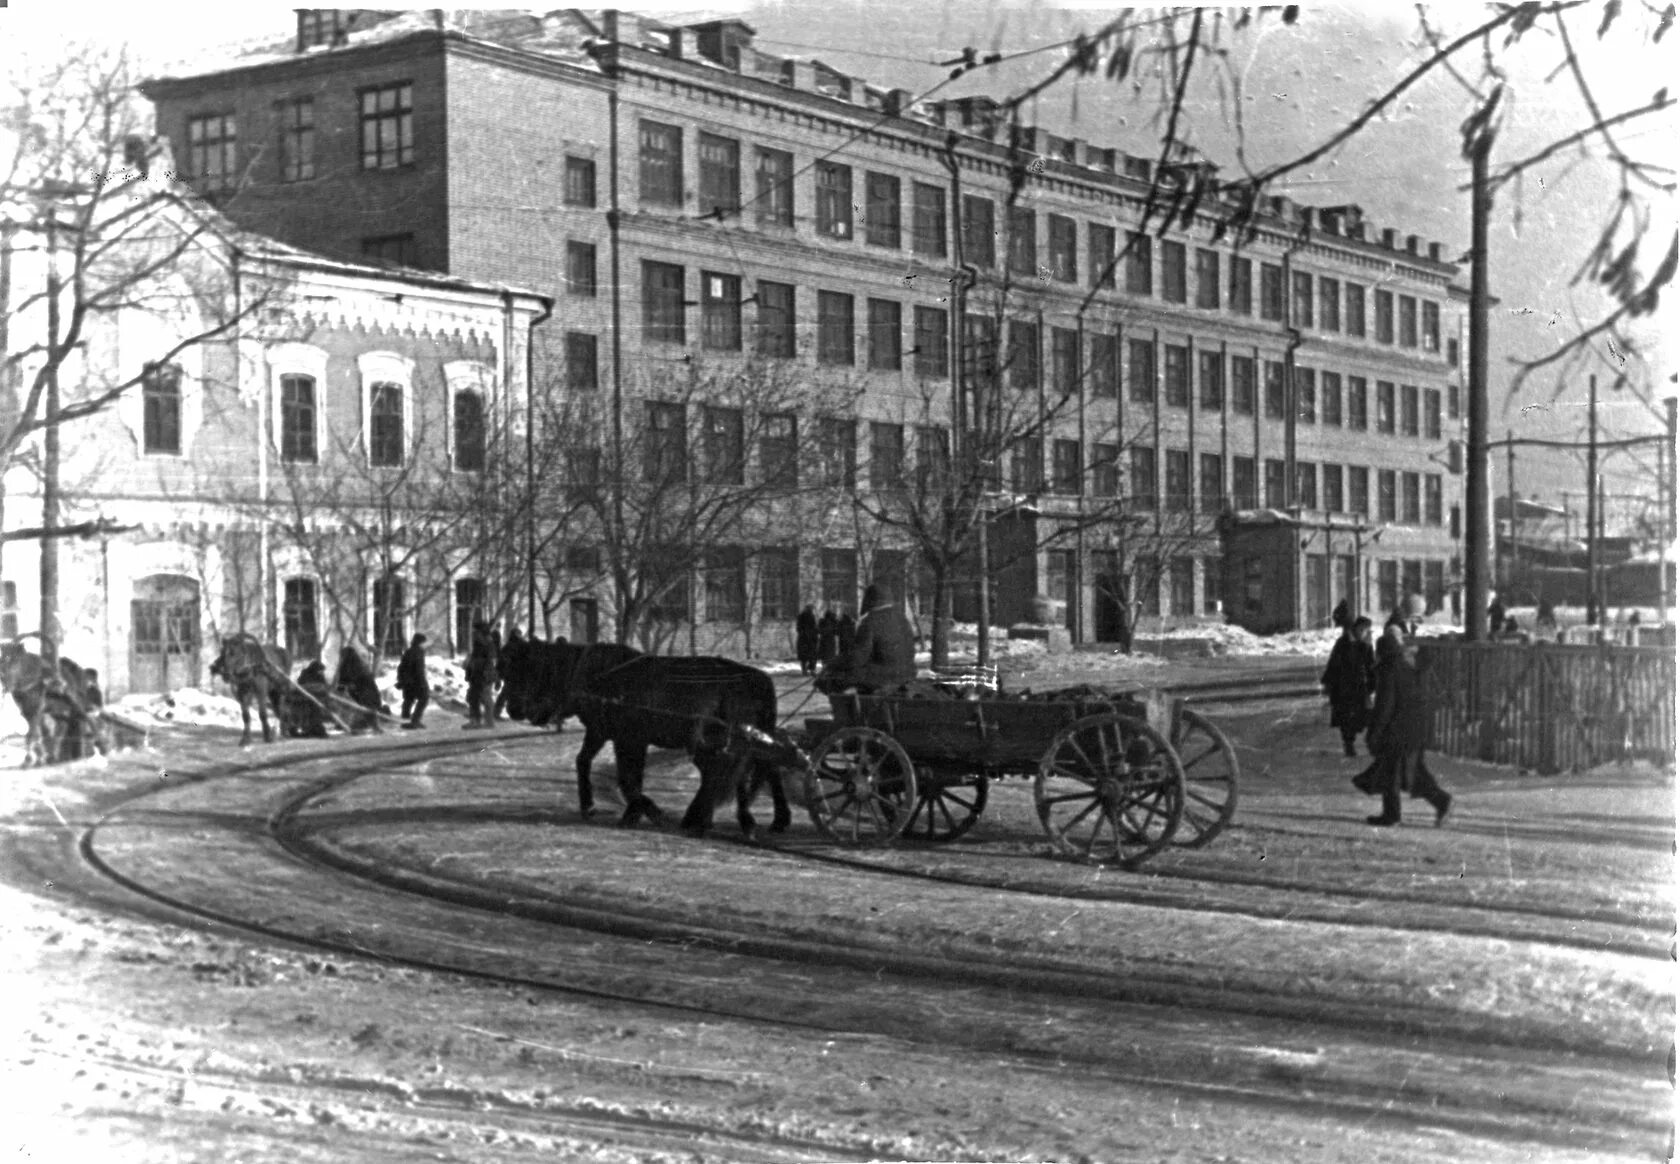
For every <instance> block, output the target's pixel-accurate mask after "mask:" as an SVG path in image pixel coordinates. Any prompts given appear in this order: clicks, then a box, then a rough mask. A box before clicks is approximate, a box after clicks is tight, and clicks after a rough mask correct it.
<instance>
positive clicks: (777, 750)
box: [736, 724, 811, 771]
mask: <svg viewBox="0 0 1680 1164" xmlns="http://www.w3.org/2000/svg"><path fill="white" fill-rule="evenodd" d="M736 731H738V732H739V733H740V734H741V737H742V738H743V739H744V740H745V741H746V744H747V750H748V751H749V752H751V753H752V756H753V758H754V759H756V760H763V761H765V762H766V763H769V764H774V765H775V766H776V767H778V768H797V769H799V770H801V771H803V770H804V769H805V768H807V767H809V766H810V763H811V757H810V756H808V755H807V754H806V753H805V749H804V748H801V747H800V746H799V741H798V740H796V739H794V737H793V736H792V735H790V734H789V733H788V732H785V731H783V730H782V729H781V728H779V727H778V728H771V729H769V730H768V731H766V730H764V729H762V728H756V727H752V726H751V725H748V724H740V725H737V727H736Z"/></svg>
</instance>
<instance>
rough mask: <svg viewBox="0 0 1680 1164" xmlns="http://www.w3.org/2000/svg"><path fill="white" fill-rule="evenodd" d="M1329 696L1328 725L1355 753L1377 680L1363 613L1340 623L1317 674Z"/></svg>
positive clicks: (1368, 624) (1346, 748)
mask: <svg viewBox="0 0 1680 1164" xmlns="http://www.w3.org/2000/svg"><path fill="white" fill-rule="evenodd" d="M1318 681H1319V684H1320V685H1321V686H1323V688H1324V694H1325V695H1326V696H1328V697H1329V699H1330V726H1331V727H1334V728H1339V729H1340V730H1341V733H1342V751H1343V752H1344V753H1346V754H1347V755H1349V756H1357V755H1358V754H1359V753H1358V752H1357V751H1356V750H1355V749H1354V746H1353V743H1354V741H1355V740H1357V739H1358V738H1359V733H1360V732H1362V731H1364V730H1365V721H1366V718H1367V717H1368V715H1369V708H1370V703H1371V692H1372V691H1373V690H1374V689H1375V687H1376V681H1377V656H1376V652H1375V651H1374V650H1372V648H1371V620H1370V619H1368V618H1365V617H1364V616H1363V615H1362V616H1360V617H1359V618H1356V619H1354V620H1352V621H1351V622H1348V623H1346V624H1344V625H1343V626H1342V637H1341V638H1339V639H1337V640H1336V645H1335V646H1334V647H1332V648H1331V649H1330V661H1329V663H1327V664H1326V665H1325V668H1324V674H1323V675H1321V676H1320V677H1319V680H1318Z"/></svg>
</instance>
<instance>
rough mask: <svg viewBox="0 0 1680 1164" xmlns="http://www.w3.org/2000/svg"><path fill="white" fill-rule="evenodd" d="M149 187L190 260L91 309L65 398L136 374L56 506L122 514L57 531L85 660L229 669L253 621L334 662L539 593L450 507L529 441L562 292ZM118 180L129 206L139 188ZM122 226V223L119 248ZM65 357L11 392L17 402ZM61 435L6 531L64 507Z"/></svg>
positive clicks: (64, 589)
mask: <svg viewBox="0 0 1680 1164" xmlns="http://www.w3.org/2000/svg"><path fill="white" fill-rule="evenodd" d="M134 189H135V190H136V191H137V192H138V194H139V196H140V197H144V198H146V199H148V200H149V201H150V207H151V208H150V209H149V210H148V211H147V212H146V213H147V214H148V215H149V218H148V219H147V220H146V229H135V226H136V224H135V222H133V221H130V222H128V223H127V224H126V230H127V232H128V234H127V237H132V238H134V239H146V238H150V239H153V240H156V239H160V238H161V239H168V240H176V241H172V243H171V245H175V246H178V253H174V254H173V255H172V257H171V258H170V259H169V260H168V261H167V262H166V263H163V264H161V265H160V267H159V269H158V270H156V271H155V272H152V273H150V274H149V275H148V276H147V277H146V278H145V279H144V280H142V281H139V282H136V283H135V284H133V288H132V292H131V293H130V294H128V295H125V296H123V299H122V301H121V302H119V303H117V304H116V305H115V306H112V307H108V308H105V309H101V310H98V311H94V312H90V313H89V315H88V317H87V320H86V326H85V330H84V331H83V334H82V339H81V343H80V345H79V347H78V353H77V355H76V356H75V357H74V358H73V359H72V360H71V361H69V362H68V363H66V364H65V365H64V366H63V367H62V368H61V369H60V376H59V380H60V387H61V391H62V393H63V397H64V401H65V403H66V405H70V404H73V403H76V402H83V401H87V400H90V399H92V398H94V397H95V396H97V395H98V394H99V393H101V392H103V391H106V390H109V389H111V388H113V387H120V386H123V385H131V386H130V387H126V388H124V389H123V390H122V391H121V393H120V394H119V395H118V396H117V397H116V399H115V401H114V403H112V404H111V405H109V406H108V407H106V408H104V409H103V410H100V411H96V412H94V413H93V414H92V415H89V416H86V417H84V418H81V419H76V420H71V421H66V422H65V423H64V424H63V425H62V426H60V437H61V445H62V449H63V453H62V464H61V466H60V470H59V474H58V480H59V485H60V489H61V512H60V515H59V519H58V522H57V523H56V524H59V525H64V526H74V525H79V524H82V523H95V525H96V531H97V530H103V531H104V532H95V533H94V535H93V536H87V537H80V538H63V539H55V541H56V544H57V547H58V557H59V566H58V588H57V589H58V611H59V622H60V626H61V631H62V633H61V641H60V644H59V647H60V650H61V651H62V653H64V654H66V655H69V656H70V657H72V658H74V659H76V660H77V661H78V662H80V663H82V664H84V665H87V666H93V667H95V668H97V669H99V670H100V671H101V672H102V675H103V679H104V683H105V687H106V690H107V691H108V692H109V693H111V694H113V695H123V694H126V693H129V692H145V691H166V690H170V689H172V688H176V687H180V686H183V685H188V684H197V683H207V682H208V677H207V674H206V669H207V666H208V664H209V662H210V661H211V660H212V659H213V658H214V657H215V654H216V651H217V648H218V642H217V640H218V636H221V635H227V634H233V633H237V632H240V631H246V632H250V633H252V634H256V635H258V636H260V637H263V638H265V639H269V640H272V641H279V642H281V643H283V644H284V645H286V646H287V647H288V648H289V649H290V651H291V652H292V655H293V658H294V661H295V662H302V661H304V660H307V659H310V658H314V657H316V656H318V655H320V654H322V653H323V652H328V657H327V661H328V663H329V666H330V665H332V664H333V663H334V662H336V659H337V654H336V651H337V648H338V647H340V646H342V645H345V644H348V643H356V644H359V645H360V646H362V647H363V648H364V649H367V648H369V647H371V649H372V650H374V651H375V652H376V653H386V654H393V653H395V652H397V651H400V649H401V647H402V646H403V645H405V644H406V641H407V640H406V636H407V635H408V634H410V633H412V632H414V631H415V630H419V629H425V630H427V631H428V632H429V633H430V636H431V639H432V643H433V644H434V647H433V649H434V650H436V651H439V652H447V651H448V650H450V649H451V648H452V647H454V648H459V647H460V646H461V645H462V643H463V641H464V639H463V636H462V635H461V634H460V630H459V628H460V627H461V626H462V625H463V623H470V620H471V618H474V617H479V616H481V615H488V614H492V613H495V612H494V611H491V610H489V609H487V602H488V597H487V596H490V595H494V594H496V593H498V592H500V593H515V592H517V589H518V586H519V585H520V583H521V580H522V570H523V566H522V562H523V558H513V559H511V560H510V558H509V557H508V555H507V553H506V552H505V549H504V546H503V543H504V542H505V540H506V539H505V538H501V537H495V538H491V537H487V536H486V534H485V528H484V524H485V523H484V522H483V521H481V520H477V519H476V518H475V519H474V520H471V521H468V520H463V519H462V518H461V517H460V516H450V515H445V516H441V517H440V516H439V515H437V514H436V513H435V512H433V510H434V509H435V508H436V507H437V506H439V505H440V504H442V503H443V502H445V501H450V502H459V501H462V500H465V499H473V498H478V499H483V500H485V501H486V502H488V500H489V498H490V495H491V493H492V491H493V487H494V482H495V481H496V480H497V479H499V474H501V473H502V472H504V471H506V469H505V468H504V466H503V465H502V464H501V463H500V462H502V461H504V460H505V459H506V458H508V457H510V456H511V457H514V458H518V457H519V456H520V453H519V449H520V448H521V447H522V445H521V443H520V442H518V441H517V440H516V439H515V436H514V434H515V433H516V431H517V430H518V429H519V428H520V427H521V426H522V425H523V424H524V419H523V417H524V412H525V409H526V407H527V403H528V399H529V396H528V387H527V383H526V375H525V369H526V352H527V347H528V343H529V335H530V330H531V327H532V324H533V322H534V321H535V320H536V319H537V318H539V317H540V316H541V315H542V314H544V312H545V311H546V310H547V307H548V304H547V302H546V301H545V300H544V299H543V298H542V297H540V296H537V295H534V294H531V293H527V292H521V291H516V290H513V289H510V288H506V287H503V286H493V285H485V284H480V283H474V282H469V281H467V280H465V279H461V278H456V277H453V276H447V275H442V274H433V273H427V272H416V271H397V270H382V269H378V268H373V267H369V266H367V265H365V264H360V263H350V262H344V261H341V260H337V259H328V258H323V257H320V256H316V255H311V254H309V253H306V252H304V251H301V250H299V249H297V248H295V247H290V246H286V245H284V244H280V243H276V242H273V241H272V240H268V239H264V238H262V237H260V236H257V235H253V234H251V233H249V232H245V231H241V230H238V229H236V228H233V227H232V226H231V224H229V223H228V222H227V221H226V220H225V219H223V218H222V217H221V216H220V215H218V214H216V213H215V212H214V211H213V210H210V209H209V208H208V207H206V206H204V205H203V204H202V203H200V202H199V201H198V199H197V198H195V197H194V196H193V195H192V194H191V193H190V192H186V191H183V193H182V195H175V194H173V193H171V192H170V191H168V190H167V189H164V190H163V191H162V192H161V194H160V193H159V188H158V186H157V185H155V184H154V185H151V186H148V185H147V184H146V183H143V182H136V183H135V187H134ZM105 197H106V198H107V199H108V200H109V202H110V203H111V204H113V205H117V206H121V205H123V203H124V199H125V190H124V189H123V188H118V189H114V190H110V191H107V192H106V195H105ZM152 227H156V228H157V229H152ZM121 237H122V236H119V241H117V242H111V240H110V239H109V238H106V239H104V241H105V242H107V243H110V246H111V249H110V250H108V252H107V258H108V259H111V260H112V261H119V262H120V261H122V256H121V253H120V250H121V247H122V246H123V245H124V244H123V243H122V242H121V241H120V238H121ZM178 240H186V241H185V242H184V243H183V242H179V241H178ZM36 241H37V240H36V239H34V238H33V237H32V236H31V234H30V232H29V231H27V230H26V231H24V232H22V233H21V234H19V235H17V236H15V237H14V238H13V242H14V244H15V247H14V250H13V252H12V253H10V254H8V255H6V256H5V258H6V259H7V260H8V267H9V274H10V294H11V295H12V296H13V297H14V298H13V299H12V304H13V305H14V306H16V305H19V304H22V303H24V300H25V297H26V296H28V295H37V294H40V293H41V291H42V290H43V289H44V288H45V287H46V282H45V279H46V276H45V269H44V267H43V265H42V264H43V261H44V260H43V255H42V248H40V247H38V246H35V245H33V244H34V242H36ZM135 245H153V246H155V245H156V244H155V242H154V243H152V244H141V243H136V244H135ZM154 253H155V252H154ZM43 312H44V307H43V306H41V305H39V304H37V305H36V306H35V307H34V308H33V309H29V310H23V311H21V312H20V313H18V314H14V315H12V316H11V317H10V320H9V323H10V327H11V339H12V340H13V341H25V340H27V341H29V342H34V343H38V342H40V337H41V336H42V335H44V334H45V331H44V329H45V322H44V317H43ZM196 337H202V338H197V339H196V342H193V341H195V338H196ZM183 345H184V346H183ZM40 366H41V365H40V362H39V361H38V360H37V361H36V363H34V364H30V363H27V362H26V363H25V364H24V366H23V367H22V368H21V369H20V372H21V377H20V378H18V379H16V380H14V382H13V383H12V384H10V385H8V386H6V388H7V392H6V396H7V399H6V400H5V405H6V407H7V408H8V409H11V410H15V408H16V406H17V401H18V397H17V395H16V393H18V392H27V391H28V388H29V386H30V384H32V383H33V380H34V376H35V373H36V371H37V370H38V369H39V367H40ZM11 414H14V415H15V412H13V413H11ZM40 439H41V438H40V436H39V434H37V435H36V436H35V437H33V438H31V441H30V444H28V445H26V447H25V448H24V449H23V450H21V453H22V455H20V456H19V457H17V458H15V459H14V460H13V461H12V462H11V463H10V464H9V465H8V466H7V472H6V475H5V481H4V486H5V502H6V504H5V510H4V527H5V529H6V530H7V531H17V530H21V529H26V528H29V527H36V526H39V525H41V524H42V513H43V510H42V476H41V473H42V471H43V468H42V466H43V461H42V459H41V448H40ZM512 471H515V472H519V473H523V472H524V467H523V462H522V461H518V462H517V464H516V466H515V467H514V468H513V470H512ZM487 511H488V510H487ZM40 546H41V542H40V541H39V540H35V539H26V540H18V541H8V542H7V543H6V545H5V546H4V558H3V566H0V568H3V578H4V582H3V586H4V597H5V611H4V615H5V618H6V621H7V624H8V625H6V626H5V627H4V628H3V629H4V632H5V634H6V636H7V637H16V636H17V635H19V634H25V635H27V634H29V633H31V632H34V631H37V630H38V629H39V612H40V610H41V605H40V603H41V586H40V557H41V549H40ZM509 613H510V616H511V617H513V618H520V617H522V612H518V611H512V612H509Z"/></svg>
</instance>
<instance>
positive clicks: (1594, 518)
mask: <svg viewBox="0 0 1680 1164" xmlns="http://www.w3.org/2000/svg"><path fill="white" fill-rule="evenodd" d="M1598 517H1599V514H1598V377H1597V376H1588V377H1587V625H1588V626H1597V625H1598Z"/></svg>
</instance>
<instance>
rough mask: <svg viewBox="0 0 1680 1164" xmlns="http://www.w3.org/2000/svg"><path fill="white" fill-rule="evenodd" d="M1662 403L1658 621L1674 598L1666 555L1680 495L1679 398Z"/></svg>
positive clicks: (1672, 537)
mask: <svg viewBox="0 0 1680 1164" xmlns="http://www.w3.org/2000/svg"><path fill="white" fill-rule="evenodd" d="M1663 403H1664V404H1666V405H1667V411H1668V440H1667V441H1666V442H1665V443H1664V444H1663V456H1664V457H1665V458H1666V459H1667V460H1666V463H1667V469H1666V471H1665V472H1664V473H1663V484H1664V485H1665V486H1666V487H1667V491H1668V513H1667V515H1666V517H1667V520H1666V521H1665V522H1664V525H1663V535H1662V537H1661V538H1660V539H1659V540H1658V547H1657V577H1658V578H1659V579H1661V581H1659V582H1658V584H1657V585H1658V587H1659V590H1658V593H1660V594H1661V595H1662V611H1661V615H1660V617H1659V618H1658V621H1659V622H1667V621H1668V608H1669V603H1670V602H1671V601H1672V600H1673V598H1674V594H1673V592H1672V591H1671V590H1669V588H1668V555H1669V553H1670V551H1671V550H1672V549H1673V547H1674V539H1675V536H1676V532H1675V525H1676V520H1675V517H1676V515H1675V510H1676V508H1677V507H1680V497H1676V495H1675V494H1676V485H1680V479H1677V475H1676V473H1675V461H1676V459H1680V447H1677V446H1676V444H1675V435H1676V433H1675V427H1676V426H1675V420H1676V410H1677V408H1680V400H1677V399H1676V398H1675V397H1673V396H1670V397H1669V398H1668V399H1667V400H1665V401H1664V402H1663Z"/></svg>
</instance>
